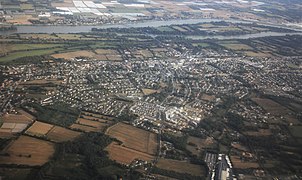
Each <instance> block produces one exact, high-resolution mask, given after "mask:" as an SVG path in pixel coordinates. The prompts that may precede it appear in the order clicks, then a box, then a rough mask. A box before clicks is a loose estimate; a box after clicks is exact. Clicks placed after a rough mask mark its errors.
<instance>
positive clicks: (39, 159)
mask: <svg viewBox="0 0 302 180" xmlns="http://www.w3.org/2000/svg"><path fill="white" fill-rule="evenodd" d="M37 147H39V148H37ZM54 151H55V149H54V144H53V143H51V142H47V141H43V140H39V139H36V138H32V137H28V136H24V135H23V136H20V137H19V138H18V139H17V140H15V141H12V142H11V143H10V144H9V145H8V146H7V147H6V148H5V149H4V150H3V152H2V153H3V154H8V156H1V157H0V164H20V165H29V166H39V165H43V164H45V163H46V162H48V160H49V159H50V158H51V156H52V155H53V153H54Z"/></svg>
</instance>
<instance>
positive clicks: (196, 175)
mask: <svg viewBox="0 0 302 180" xmlns="http://www.w3.org/2000/svg"><path fill="white" fill-rule="evenodd" d="M212 24H213V23H212ZM218 24H219V26H218V25H217V24H216V25H217V26H215V28H217V29H218V30H215V31H216V33H217V35H220V34H219V33H221V32H220V31H222V33H223V34H226V33H225V31H226V30H225V29H228V31H232V29H234V28H236V32H238V28H239V27H240V28H242V29H244V26H257V25H251V24H246V25H245V24H240V25H236V27H234V26H235V25H234V24H232V23H221V22H220V23H218ZM196 26H198V27H205V26H207V27H210V26H211V24H205V23H204V24H197V25H180V26H175V25H173V26H164V27H159V28H154V29H151V30H150V29H147V30H146V29H140V28H137V29H135V28H132V29H130V30H125V29H110V30H98V29H97V30H95V31H93V32H91V33H87V34H19V35H10V36H8V37H6V38H7V39H9V40H10V42H13V46H12V47H11V45H12V44H11V43H7V42H4V43H3V48H2V50H3V51H2V53H3V56H2V57H0V61H2V63H1V65H0V72H1V76H0V77H1V90H0V93H1V94H0V98H1V100H0V107H1V126H0V135H1V136H0V137H1V154H0V164H1V165H3V166H1V168H0V175H1V176H3V177H12V178H16V177H18V176H21V175H24V176H26V177H29V178H30V177H31V176H32V175H33V174H38V175H39V176H40V177H42V178H43V177H44V178H57V179H59V178H62V177H65V178H66V177H69V178H80V179H81V178H82V179H87V178H93V177H98V178H107V177H113V176H114V177H115V179H117V178H124V179H140V178H141V179H161V178H162V179H165V178H176V179H177V178H178V179H257V178H280V179H299V178H301V173H302V172H301V164H302V162H301V160H300V159H301V158H300V157H301V154H300V147H301V142H302V141H301V128H302V126H301V117H302V114H301V112H302V111H301V108H302V99H301V89H302V88H301V87H302V84H301V82H302V74H301V67H302V66H301V63H302V62H301V52H302V47H301V46H298V45H297V46H296V45H294V43H297V44H298V43H299V42H301V35H287V36H279V37H263V38H249V39H243V40H238V39H223V40H219V39H206V40H198V39H194V38H190V37H187V35H186V34H185V32H186V31H189V29H190V30H191V31H193V30H194V29H197V30H196V31H194V32H191V34H197V36H200V32H199V33H198V32H197V31H199V30H198V28H195V27H196ZM220 26H221V27H220ZM263 28H265V27H262V29H263ZM266 28H268V27H266ZM167 29H170V30H169V31H170V32H171V34H173V33H175V34H177V33H176V32H178V34H180V35H179V36H173V35H158V34H156V33H157V32H158V30H162V31H165V30H167ZM222 29H223V30H222ZM144 30H145V31H144ZM272 30H274V29H272ZM179 31H180V32H181V31H182V32H183V34H181V33H179ZM277 31H278V32H279V31H281V30H280V29H277ZM283 31H288V30H286V29H284V30H282V32H283ZM139 33H140V34H139ZM152 33H154V34H156V36H155V35H153V34H152ZM121 34H122V35H121ZM108 37H110V39H109V40H108ZM3 39H4V38H3ZM20 42H22V43H20ZM289 43H291V45H290V46H289V45H288V44H289ZM284 46H286V47H287V49H286V50H280V49H283V47H284ZM4 51H5V52H4ZM18 53H22V56H20V57H19V54H18ZM26 53H27V54H28V56H24V54H26ZM20 147H24V149H23V148H20ZM37 147H41V148H37ZM19 166H22V167H24V168H21V167H19ZM36 167H39V168H36ZM72 169H76V170H75V171H77V172H75V171H73V170H72ZM87 169H90V170H89V173H88V171H87ZM12 171H14V172H15V171H17V173H11V172H12ZM86 171H87V172H86ZM113 179H114V178H113Z"/></svg>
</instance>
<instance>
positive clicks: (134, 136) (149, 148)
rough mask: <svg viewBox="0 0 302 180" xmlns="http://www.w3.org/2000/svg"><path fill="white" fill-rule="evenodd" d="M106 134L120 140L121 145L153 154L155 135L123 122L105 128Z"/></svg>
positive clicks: (155, 144) (155, 147)
mask: <svg viewBox="0 0 302 180" xmlns="http://www.w3.org/2000/svg"><path fill="white" fill-rule="evenodd" d="M106 134H107V135H109V136H111V137H114V138H116V139H118V140H120V141H121V142H122V143H123V146H125V147H127V148H130V149H134V150H136V151H140V152H144V153H148V154H151V155H155V154H156V151H157V144H158V142H157V135H156V134H154V133H151V132H148V131H145V130H142V129H139V128H136V127H133V126H131V125H127V124H125V123H118V124H116V125H114V126H112V127H110V128H108V129H107V131H106Z"/></svg>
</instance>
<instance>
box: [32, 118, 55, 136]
mask: <svg viewBox="0 0 302 180" xmlns="http://www.w3.org/2000/svg"><path fill="white" fill-rule="evenodd" d="M53 127H54V126H53V125H51V124H47V123H43V122H39V121H36V122H35V123H34V124H33V125H32V126H31V127H30V128H29V129H28V130H27V131H26V134H29V135H33V136H39V137H43V136H46V134H47V133H48V132H49V131H50V130H51V129H52V128H53Z"/></svg>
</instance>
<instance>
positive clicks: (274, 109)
mask: <svg viewBox="0 0 302 180" xmlns="http://www.w3.org/2000/svg"><path fill="white" fill-rule="evenodd" d="M252 100H253V101H254V102H256V103H257V104H258V105H259V106H261V107H262V108H263V109H264V110H265V111H267V112H269V113H271V114H273V115H277V116H278V115H285V114H287V113H290V112H291V111H290V110H289V109H287V108H286V107H284V106H282V105H280V104H279V103H276V102H275V101H273V100H270V99H265V98H252Z"/></svg>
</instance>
